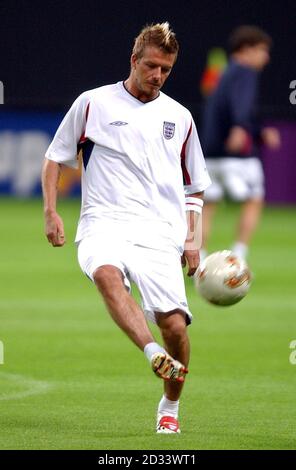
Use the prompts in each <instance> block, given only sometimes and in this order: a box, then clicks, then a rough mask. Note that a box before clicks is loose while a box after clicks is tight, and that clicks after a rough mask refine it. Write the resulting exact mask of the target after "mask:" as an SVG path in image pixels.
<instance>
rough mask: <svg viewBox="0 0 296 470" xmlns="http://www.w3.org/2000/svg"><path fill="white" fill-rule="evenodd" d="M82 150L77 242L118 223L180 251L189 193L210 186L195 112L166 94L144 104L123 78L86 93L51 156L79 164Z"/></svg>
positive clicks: (65, 122)
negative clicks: (108, 224)
mask: <svg viewBox="0 0 296 470" xmlns="http://www.w3.org/2000/svg"><path fill="white" fill-rule="evenodd" d="M80 149H82V151H83V166H82V206H81V214H80V220H79V224H78V229H77V234H76V241H79V240H81V239H82V238H84V237H86V236H89V235H93V234H94V233H95V232H96V231H99V227H102V223H108V222H112V221H116V222H117V223H119V222H122V225H121V226H119V227H120V228H119V230H121V227H122V230H125V233H126V236H130V237H133V238H134V239H135V240H137V241H139V242H141V241H142V242H143V243H145V244H146V245H147V244H148V246H149V243H151V244H153V243H157V240H158V239H159V237H164V239H170V240H171V241H172V242H173V243H174V244H175V245H176V246H177V247H178V249H179V251H180V252H182V251H183V246H184V242H185V238H186V233H187V223H186V216H185V195H189V194H193V193H195V192H199V191H204V190H205V189H206V188H207V187H208V186H209V184H210V178H209V176H208V172H207V169H206V165H205V161H204V157H203V154H202V150H201V147H200V143H199V139H198V135H197V131H196V127H195V124H194V122H193V119H192V116H191V114H190V112H189V111H188V110H187V109H186V108H184V107H183V106H182V105H181V104H179V103H178V102H177V101H175V100H173V99H172V98H170V97H168V96H167V95H165V94H164V93H162V92H160V94H159V96H158V97H157V98H155V99H154V100H153V101H149V102H148V103H143V102H141V101H139V100H138V99H137V98H135V97H134V96H132V95H131V94H130V93H129V92H128V91H127V90H126V89H125V87H124V83H123V82H118V83H116V84H112V85H107V86H102V87H99V88H96V89H94V90H89V91H86V92H85V93H82V95H80V96H79V97H78V98H77V99H76V101H75V102H74V103H73V105H72V107H71V108H70V110H69V111H68V113H67V114H66V116H65V117H64V119H63V121H62V123H61V124H60V126H59V128H58V130H57V132H56V135H55V137H54V139H53V141H52V143H51V144H50V146H49V148H48V150H47V152H46V158H48V159H50V160H54V161H55V162H58V163H62V164H65V165H68V166H71V167H74V168H75V167H78V160H77V154H78V152H79V150H80ZM123 227H125V228H124V229H123Z"/></svg>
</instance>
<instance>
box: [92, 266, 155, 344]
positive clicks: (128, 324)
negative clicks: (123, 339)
mask: <svg viewBox="0 0 296 470" xmlns="http://www.w3.org/2000/svg"><path fill="white" fill-rule="evenodd" d="M94 281H95V284H96V286H97V288H98V290H99V291H100V292H101V294H102V296H103V299H104V301H105V303H106V306H107V308H108V311H109V313H110V315H111V317H112V318H113V320H114V321H115V323H117V325H118V326H119V327H120V328H121V329H122V330H123V331H124V332H125V333H126V334H127V335H128V337H129V338H130V339H131V340H132V341H133V342H134V343H135V344H136V345H137V346H138V347H139V348H140V349H141V350H142V351H143V350H144V347H145V346H146V345H147V344H148V343H151V342H154V341H155V340H154V338H153V336H152V334H151V331H150V330H149V328H148V325H147V322H146V319H145V316H144V313H143V311H142V310H141V308H140V307H139V305H138V304H137V303H136V301H135V300H134V299H133V297H132V296H131V295H130V294H129V293H128V292H127V290H126V288H125V285H124V283H123V275H122V273H121V271H120V270H119V269H118V268H116V267H115V266H112V265H104V266H101V267H100V268H98V269H97V270H96V271H95V273H94Z"/></svg>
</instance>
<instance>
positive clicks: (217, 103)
mask: <svg viewBox="0 0 296 470" xmlns="http://www.w3.org/2000/svg"><path fill="white" fill-rule="evenodd" d="M229 42H230V63H229V65H228V67H227V68H226V70H225V72H224V74H223V76H222V78H221V80H220V82H219V84H218V86H217V88H216V90H215V91H214V93H213V94H212V95H211V96H210V97H209V98H208V100H207V103H206V106H205V112H204V119H203V129H202V133H201V142H202V147H203V150H204V152H205V156H206V162H207V167H208V171H209V174H210V176H211V179H212V184H211V186H210V187H209V188H208V189H207V191H206V192H205V195H204V199H205V206H204V211H203V249H202V252H201V255H202V257H205V256H206V246H207V241H208V238H209V234H210V229H211V223H212V218H213V216H214V213H215V210H216V206H217V203H218V202H219V201H220V200H221V199H222V198H223V196H224V194H225V193H226V194H227V196H228V197H229V198H230V199H232V200H234V201H237V202H239V203H241V204H242V206H241V216H240V220H239V224H238V230H237V239H236V242H235V243H234V245H233V247H232V251H234V252H235V253H236V254H237V255H239V256H241V257H242V258H245V257H246V256H247V252H248V245H249V243H250V240H251V237H252V235H253V233H254V231H255V229H256V226H257V223H258V221H259V218H260V215H261V210H262V205H263V199H264V175H263V170H262V165H261V162H260V160H259V158H258V157H257V152H258V149H257V145H258V143H259V142H260V141H261V142H262V143H263V144H265V145H267V146H269V147H271V148H273V149H276V148H278V147H279V145H280V135H279V132H278V131H277V129H275V128H272V127H266V128H262V127H261V126H260V125H259V124H258V122H257V118H256V103H257V93H258V78H259V72H261V71H262V70H263V69H264V67H265V66H266V65H267V64H268V62H269V53H270V47H271V42H272V40H271V38H270V36H269V35H268V34H267V33H265V32H264V31H262V30H261V29H259V28H257V27H255V26H240V27H238V28H237V29H236V30H234V31H233V33H232V34H231V36H230V41H229Z"/></svg>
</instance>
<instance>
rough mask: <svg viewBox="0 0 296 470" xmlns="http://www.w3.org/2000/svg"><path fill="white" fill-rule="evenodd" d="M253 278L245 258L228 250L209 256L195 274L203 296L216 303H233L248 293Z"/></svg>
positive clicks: (196, 282)
mask: <svg viewBox="0 0 296 470" xmlns="http://www.w3.org/2000/svg"><path fill="white" fill-rule="evenodd" d="M251 280H252V274H251V271H250V269H249V267H248V265H247V263H246V261H245V260H243V259H241V258H239V257H238V256H236V255H235V254H234V253H232V252H231V251H228V250H223V251H216V252H215V253H212V254H211V255H209V256H207V257H206V258H205V259H204V260H203V261H202V262H201V263H200V265H199V268H198V270H197V272H196V274H195V285H196V288H197V290H198V292H199V293H200V294H201V296H202V297H203V298H204V299H206V300H207V301H208V302H210V303H212V304H215V305H225V306H226V305H233V304H236V303H237V302H239V301H240V300H241V299H243V298H244V297H245V295H246V294H247V292H248V290H249V288H250V285H251Z"/></svg>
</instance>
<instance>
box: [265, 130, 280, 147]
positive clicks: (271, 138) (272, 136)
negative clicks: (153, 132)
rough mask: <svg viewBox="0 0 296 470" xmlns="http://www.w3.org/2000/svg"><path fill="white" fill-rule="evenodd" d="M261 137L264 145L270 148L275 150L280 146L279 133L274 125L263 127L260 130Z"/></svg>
mask: <svg viewBox="0 0 296 470" xmlns="http://www.w3.org/2000/svg"><path fill="white" fill-rule="evenodd" d="M261 138H262V140H263V143H264V145H266V146H267V147H269V148H270V149H272V150H277V149H279V148H280V146H281V134H280V133H279V131H278V130H277V129H276V128H275V127H264V129H262V131H261Z"/></svg>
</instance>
